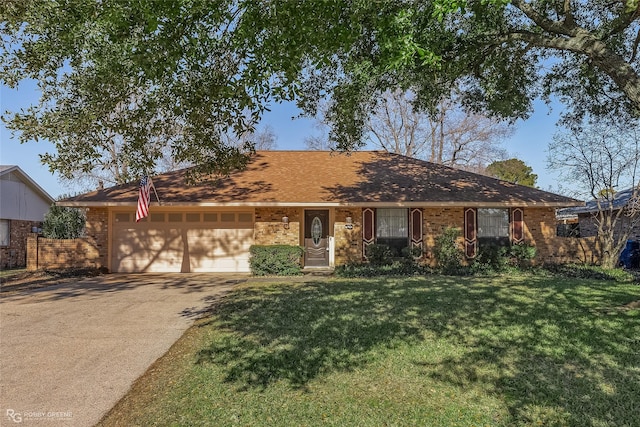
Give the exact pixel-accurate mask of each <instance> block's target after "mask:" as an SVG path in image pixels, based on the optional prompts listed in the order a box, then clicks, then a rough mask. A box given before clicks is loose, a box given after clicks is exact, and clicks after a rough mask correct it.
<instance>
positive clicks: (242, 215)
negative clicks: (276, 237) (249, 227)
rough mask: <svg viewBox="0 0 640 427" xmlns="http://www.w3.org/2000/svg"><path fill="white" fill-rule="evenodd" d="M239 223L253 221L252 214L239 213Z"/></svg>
mask: <svg viewBox="0 0 640 427" xmlns="http://www.w3.org/2000/svg"><path fill="white" fill-rule="evenodd" d="M238 221H239V222H251V221H253V214H250V213H239V214H238Z"/></svg>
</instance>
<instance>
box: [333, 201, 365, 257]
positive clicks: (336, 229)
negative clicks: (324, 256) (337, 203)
mask: <svg viewBox="0 0 640 427" xmlns="http://www.w3.org/2000/svg"><path fill="white" fill-rule="evenodd" d="M347 217H351V221H352V225H353V228H351V229H348V228H347V227H346V224H347V222H346V221H347ZM333 235H334V237H335V263H336V265H344V264H348V263H351V262H360V261H362V209H360V208H354V209H336V210H335V217H334V223H333Z"/></svg>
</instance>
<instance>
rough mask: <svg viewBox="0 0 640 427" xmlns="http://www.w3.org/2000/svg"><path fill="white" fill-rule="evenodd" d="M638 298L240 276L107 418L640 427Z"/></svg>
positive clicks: (584, 286)
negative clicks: (241, 281) (239, 282)
mask: <svg viewBox="0 0 640 427" xmlns="http://www.w3.org/2000/svg"><path fill="white" fill-rule="evenodd" d="M639 300H640V287H639V286H637V285H633V284H623V283H615V282H612V281H595V280H584V279H559V278H553V277H533V276H532V277H512V278H508V277H497V278H468V277H467V278H460V277H442V276H431V277H427V278H407V279H397V278H396V279H362V280H356V279H348V280H347V279H342V280H330V281H323V282H309V283H302V284H300V283H297V284H294V283H267V284H265V283H262V284H258V283H253V284H252V283H249V284H247V285H244V286H242V287H238V288H236V290H235V292H233V293H232V294H231V295H230V296H228V297H227V298H226V299H224V300H223V301H222V303H220V304H219V305H218V306H216V307H215V308H214V312H213V313H212V315H211V316H210V317H208V318H207V319H204V320H203V321H201V322H199V323H198V325H197V326H196V327H194V328H192V329H191V330H189V331H188V332H187V334H185V336H184V337H183V338H182V339H181V341H179V342H178V343H177V344H176V345H175V346H174V347H173V348H172V349H171V350H170V351H169V353H167V355H165V357H164V358H163V359H161V360H160V361H159V362H158V363H157V364H156V365H154V366H153V367H152V368H151V369H150V371H149V372H148V373H147V374H146V375H145V377H143V378H142V379H141V380H139V381H138V383H137V384H136V385H135V386H134V387H133V389H132V391H131V392H130V393H129V395H128V396H126V397H125V398H124V399H123V400H122V401H121V402H120V403H119V404H118V405H117V406H116V407H115V408H114V409H113V410H112V412H111V413H110V414H109V415H108V416H107V417H106V418H105V420H103V425H141V426H142V425H144V426H146V425H176V426H178V425H216V426H225V425H229V426H234V425H242V426H274V425H277V426H303V425H307V426H316V425H321V426H325V425H326V426H385V425H387V426H413V425H428V426H511V425H522V426H540V425H544V426H580V427H583V426H632V425H636V426H637V425H638V420H640V405H638V396H640V310H639V309H638V308H637V307H638V301H639Z"/></svg>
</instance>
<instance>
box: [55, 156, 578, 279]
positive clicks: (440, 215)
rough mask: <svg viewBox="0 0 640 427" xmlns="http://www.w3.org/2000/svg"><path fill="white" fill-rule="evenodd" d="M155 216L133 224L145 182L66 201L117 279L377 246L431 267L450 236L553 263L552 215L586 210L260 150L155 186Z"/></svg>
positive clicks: (323, 262)
mask: <svg viewBox="0 0 640 427" xmlns="http://www.w3.org/2000/svg"><path fill="white" fill-rule="evenodd" d="M153 182H154V184H155V187H156V189H157V193H158V196H159V199H160V203H158V202H157V201H156V198H155V195H154V194H153V192H152V196H151V197H152V203H151V207H150V212H149V217H148V218H146V219H145V220H142V221H140V222H139V223H136V222H135V211H136V203H137V196H138V184H137V183H131V184H127V185H121V186H116V187H111V188H105V189H102V190H97V191H94V192H91V193H86V194H83V195H80V196H76V197H72V198H68V199H66V200H64V201H62V202H59V204H60V205H63V206H73V207H85V208H88V211H87V235H88V236H89V237H90V238H92V239H94V245H95V247H97V248H99V250H100V259H99V264H101V265H102V266H104V267H106V268H108V269H109V270H110V271H112V272H142V271H156V272H169V271H175V272H200V271H202V272H204V271H214V272H247V271H249V262H248V260H249V247H250V246H251V245H254V244H255V245H277V244H287V245H300V246H303V247H304V248H305V255H304V259H303V263H304V266H305V267H320V268H327V267H333V266H335V265H340V264H344V263H347V262H350V261H362V260H363V258H364V254H366V247H367V246H368V245H370V244H374V243H380V244H387V245H390V246H392V247H393V248H395V249H397V250H400V249H401V248H402V247H407V246H412V247H418V248H421V249H422V252H423V257H424V259H425V261H426V262H432V261H433V253H432V251H433V247H434V243H435V238H436V237H437V236H438V235H439V234H440V233H441V232H442V231H443V230H444V229H445V228H446V227H457V228H459V229H460V230H461V233H462V234H463V235H462V236H461V237H460V244H461V245H462V246H463V247H464V250H465V253H466V255H467V257H470V258H472V257H474V256H475V255H476V254H477V251H478V249H479V248H481V247H482V245H484V244H487V243H488V242H490V241H491V242H493V241H502V242H512V243H523V242H526V243H528V244H532V245H536V246H537V247H538V253H539V257H540V260H541V261H546V260H552V259H553V257H554V256H556V253H555V252H554V251H555V247H556V243H557V238H556V236H555V232H556V231H555V210H556V209H557V208H561V207H567V206H579V205H581V204H583V203H582V202H580V201H577V200H574V199H570V198H567V197H563V196H559V195H556V194H552V193H548V192H545V191H541V190H538V189H535V188H531V187H525V186H520V185H516V184H512V183H508V182H505V181H500V180H497V179H494V178H490V177H486V176H482V175H477V174H474V173H470V172H464V171H461V170H456V169H452V168H449V167H445V166H441V165H436V164H433V163H429V162H425V161H422V160H417V159H413V158H409V157H404V156H400V155H396V154H389V153H384V152H375V151H373V152H371V151H369V152H354V153H351V154H344V153H331V152H318V151H264V152H258V153H256V155H255V156H254V158H253V160H252V161H251V162H250V164H249V165H248V167H247V168H246V169H245V170H242V171H236V172H233V173H231V174H230V176H227V177H220V178H219V179H216V178H212V179H211V180H209V181H203V182H200V183H197V184H194V185H189V184H187V182H186V180H185V170H180V171H175V172H169V173H165V174H162V175H158V176H155V177H153Z"/></svg>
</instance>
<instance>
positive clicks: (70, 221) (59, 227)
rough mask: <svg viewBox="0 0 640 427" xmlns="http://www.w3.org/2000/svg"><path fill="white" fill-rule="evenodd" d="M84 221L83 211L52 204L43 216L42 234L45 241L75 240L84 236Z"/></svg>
mask: <svg viewBox="0 0 640 427" xmlns="http://www.w3.org/2000/svg"><path fill="white" fill-rule="evenodd" d="M85 221H86V216H85V213H84V211H83V210H81V209H77V208H69V207H64V206H58V205H56V204H53V205H51V207H50V208H49V211H48V212H47V213H46V214H45V216H44V222H43V223H42V234H43V236H44V237H46V238H47V239H75V238H77V237H81V236H83V235H84V227H85Z"/></svg>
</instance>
